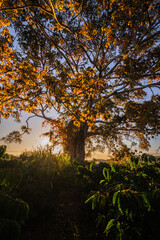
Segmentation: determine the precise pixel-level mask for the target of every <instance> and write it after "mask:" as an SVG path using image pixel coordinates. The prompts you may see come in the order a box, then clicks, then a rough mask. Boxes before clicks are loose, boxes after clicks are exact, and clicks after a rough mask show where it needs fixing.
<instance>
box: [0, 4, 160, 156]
mask: <svg viewBox="0 0 160 240" xmlns="http://www.w3.org/2000/svg"><path fill="white" fill-rule="evenodd" d="M159 10H160V3H159V1H156V0H149V1H144V2H143V1H140V0H138V1H127V0H121V1H118V0H103V1H102V0H85V1H84V0H73V1H71V0H56V1H53V0H34V1H25V0H21V1H18V2H17V1H16V0H14V1H10V0H2V3H1V12H2V16H3V19H2V20H1V25H4V28H3V30H2V33H1V38H4V39H5V41H7V34H6V29H7V26H5V21H9V23H10V24H11V26H10V28H14V31H15V34H16V36H17V40H16V41H17V43H16V44H14V43H12V51H15V50H14V48H15V47H16V48H17V45H18V47H19V48H20V51H18V50H16V51H15V52H14V54H13V56H12V60H10V61H11V62H12V64H10V65H9V67H8V68H7V67H6V65H7V64H6V65H5V70H4V71H3V72H2V74H1V76H0V77H1V78H0V86H1V88H0V98H1V103H2V104H1V109H0V113H1V116H2V117H5V118H7V117H9V116H11V115H12V116H13V117H15V118H16V119H17V120H19V117H20V112H21V111H27V112H29V113H32V114H33V116H37V117H41V118H44V119H45V124H50V126H51V131H50V132H49V133H48V135H50V138H51V139H52V141H54V143H55V144H59V143H61V144H62V145H63V146H64V148H65V149H67V151H69V153H70V156H71V158H72V159H76V158H77V159H79V160H82V161H83V160H84V157H85V144H88V146H89V147H91V146H92V147H93V148H94V147H95V146H96V145H95V144H96V143H97V146H104V144H107V146H108V147H110V148H112V149H113V150H114V148H115V146H117V145H120V144H122V142H123V140H124V138H125V137H126V138H128V139H129V138H132V137H134V136H136V137H137V138H138V139H139V142H140V144H139V146H140V147H141V148H148V147H149V142H148V138H149V137H150V136H154V135H156V134H157V135H158V134H159V132H160V96H159V89H160V80H159V76H160V71H159V68H160V64H159V55H160V47H159V39H160V26H159V25H160V18H159ZM8 30H9V29H7V31H8ZM4 31H5V32H4ZM8 34H9V33H8ZM15 34H14V35H15ZM11 38H12V37H10V39H11ZM1 41H2V40H1ZM3 57H5V58H6V59H7V61H9V60H8V59H9V54H8V53H6V52H4V53H3ZM155 89H157V90H156V93H155ZM52 109H54V110H56V111H57V113H58V117H56V118H55V117H54V116H53V117H52V116H51V117H50V116H49V115H48V114H47V111H48V110H49V111H51V110H52ZM27 127H28V126H27ZM26 129H27V128H25V127H23V129H22V130H23V132H25V131H27V130H26ZM16 134H17V133H16ZM13 135H14V134H12V135H10V136H11V137H13ZM16 136H17V135H16ZM19 136H20V135H19ZM9 139H10V138H9V137H8V140H9Z"/></svg>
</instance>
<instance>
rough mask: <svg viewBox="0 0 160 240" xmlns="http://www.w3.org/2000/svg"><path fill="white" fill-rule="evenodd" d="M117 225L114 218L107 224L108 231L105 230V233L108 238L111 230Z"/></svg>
mask: <svg viewBox="0 0 160 240" xmlns="http://www.w3.org/2000/svg"><path fill="white" fill-rule="evenodd" d="M115 224H116V220H115V219H114V218H112V219H111V220H110V221H109V222H108V224H107V226H106V229H105V231H104V232H105V233H106V236H108V234H109V232H110V230H111V229H112V228H113V227H114V226H115Z"/></svg>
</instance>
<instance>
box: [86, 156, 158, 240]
mask: <svg viewBox="0 0 160 240" xmlns="http://www.w3.org/2000/svg"><path fill="white" fill-rule="evenodd" d="M131 163H132V165H131V167H130V165H112V166H109V167H108V166H106V167H105V168H104V169H103V179H102V180H101V181H100V182H99V186H98V187H97V186H96V187H95V186H94V189H93V190H92V191H91V193H90V197H89V198H88V199H87V200H86V203H88V202H91V203H92V209H93V210H94V211H95V215H96V223H97V227H99V229H100V230H101V231H104V234H105V236H106V239H121V240H122V239H146V237H147V239H158V238H159V233H158V225H157V221H159V220H160V219H159V217H158V215H159V212H160V208H159V206H158V204H157V203H158V201H159V198H160V189H159V185H158V182H159V173H160V172H159V165H157V164H155V165H153V164H150V165H149V164H148V165H146V164H144V165H141V164H139V166H138V162H137V160H136V158H132V159H131ZM133 163H134V164H133ZM97 168H98V166H97Z"/></svg>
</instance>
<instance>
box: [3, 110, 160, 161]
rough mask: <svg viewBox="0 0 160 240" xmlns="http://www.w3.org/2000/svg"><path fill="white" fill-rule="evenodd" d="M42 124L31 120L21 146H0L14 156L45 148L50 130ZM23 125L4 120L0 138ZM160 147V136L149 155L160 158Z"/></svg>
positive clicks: (103, 155)
mask: <svg viewBox="0 0 160 240" xmlns="http://www.w3.org/2000/svg"><path fill="white" fill-rule="evenodd" d="M28 116H29V114H27V113H24V114H23V115H22V118H21V119H22V122H21V124H23V125H24V124H25V121H26V119H27V118H28ZM42 122H43V119H40V118H37V117H35V118H32V119H30V121H29V127H30V128H32V131H31V134H29V135H27V134H26V135H24V136H23V139H22V143H21V144H19V143H11V144H6V143H4V142H3V141H0V145H3V144H5V145H7V152H8V153H9V154H13V155H19V154H20V153H22V152H24V151H32V150H34V149H36V148H37V147H39V146H40V145H41V146H45V145H46V144H48V143H49V138H48V137H43V136H41V135H42V133H45V132H47V131H48V130H49V128H47V127H42ZM21 124H17V123H16V122H15V121H14V120H13V119H12V118H9V119H7V120H5V119H3V120H2V121H1V123H0V138H2V137H4V136H6V135H7V134H8V133H10V132H12V131H13V130H20V126H21ZM159 147H160V136H158V137H155V138H154V139H152V140H151V148H150V150H149V152H148V153H150V154H154V155H159V156H160V150H159V151H158V153H156V151H157V149H158V148H159ZM93 157H94V158H97V159H107V158H108V153H107V151H106V152H104V153H100V152H95V153H94V154H93V155H92V156H91V159H92V158H93Z"/></svg>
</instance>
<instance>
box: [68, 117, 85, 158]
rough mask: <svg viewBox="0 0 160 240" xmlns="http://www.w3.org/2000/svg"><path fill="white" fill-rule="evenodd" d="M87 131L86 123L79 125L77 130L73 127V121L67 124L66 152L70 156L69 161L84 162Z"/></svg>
mask: <svg viewBox="0 0 160 240" xmlns="http://www.w3.org/2000/svg"><path fill="white" fill-rule="evenodd" d="M87 130H88V127H87V124H86V123H81V126H80V127H79V128H77V127H75V126H74V124H73V121H71V122H70V123H69V124H68V126H67V143H66V150H67V151H68V153H69V155H70V158H71V161H73V160H76V161H78V162H83V161H84V160H85V139H86V137H87Z"/></svg>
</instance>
